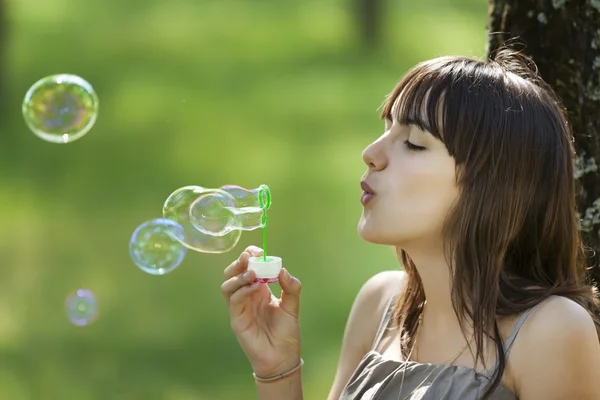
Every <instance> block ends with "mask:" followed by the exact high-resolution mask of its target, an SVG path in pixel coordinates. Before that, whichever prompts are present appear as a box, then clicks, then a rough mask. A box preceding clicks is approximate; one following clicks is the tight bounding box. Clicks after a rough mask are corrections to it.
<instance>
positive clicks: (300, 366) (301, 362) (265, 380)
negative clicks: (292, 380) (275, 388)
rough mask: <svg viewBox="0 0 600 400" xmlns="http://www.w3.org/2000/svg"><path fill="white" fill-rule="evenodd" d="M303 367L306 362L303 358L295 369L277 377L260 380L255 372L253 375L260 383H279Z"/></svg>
mask: <svg viewBox="0 0 600 400" xmlns="http://www.w3.org/2000/svg"><path fill="white" fill-rule="evenodd" d="M303 365H304V360H303V359H302V358H300V362H299V363H298V365H296V366H295V367H294V368H292V369H290V370H289V371H286V372H282V373H281V374H279V375H275V376H272V377H270V378H260V377H258V376H256V374H255V373H254V372H253V373H252V375H253V376H254V379H256V380H257V381H259V382H273V381H277V380H279V379H281V378H285V377H286V376H288V375H291V374H293V373H294V372H296V371H298V370H299V369H300V368H302V366H303Z"/></svg>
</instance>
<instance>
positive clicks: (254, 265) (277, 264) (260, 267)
mask: <svg viewBox="0 0 600 400" xmlns="http://www.w3.org/2000/svg"><path fill="white" fill-rule="evenodd" d="M258 191H259V195H258V205H259V207H260V209H261V210H262V216H261V225H262V229H263V256H262V259H261V258H260V257H250V259H249V260H248V270H249V271H250V270H253V271H254V272H255V273H256V281H257V282H260V283H274V282H277V281H279V271H280V270H281V258H280V257H274V256H269V257H267V225H268V224H269V217H267V210H268V209H269V208H270V207H271V191H270V190H269V187H268V186H267V185H260V187H259V188H258Z"/></svg>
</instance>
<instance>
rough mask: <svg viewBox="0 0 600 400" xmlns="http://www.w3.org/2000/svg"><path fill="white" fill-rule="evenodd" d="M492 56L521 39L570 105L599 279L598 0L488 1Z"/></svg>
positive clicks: (583, 209)
mask: <svg viewBox="0 0 600 400" xmlns="http://www.w3.org/2000/svg"><path fill="white" fill-rule="evenodd" d="M489 4H490V8H489V23H488V33H489V38H488V57H493V56H494V54H495V52H496V51H497V50H498V49H499V47H500V46H502V45H503V44H505V42H506V41H507V40H510V39H514V38H518V41H519V42H523V43H524V44H525V48H524V49H523V53H524V54H526V55H527V56H529V57H531V58H532V59H533V61H534V62H535V63H536V64H537V66H538V69H539V73H540V75H541V76H542V78H543V79H544V80H545V81H546V82H548V84H550V85H551V86H552V87H553V88H554V90H555V91H556V93H557V94H558V96H559V97H560V99H561V100H562V102H563V103H564V106H565V107H566V109H567V111H568V113H569V118H570V122H571V124H572V127H573V132H574V135H575V146H576V149H577V154H578V159H577V162H576V172H575V176H576V177H577V178H578V180H579V185H580V188H579V189H580V198H579V211H580V218H581V229H582V233H583V239H584V243H585V244H586V246H588V247H590V248H592V249H593V250H594V252H595V255H592V254H590V257H592V258H591V260H590V261H591V263H592V265H593V266H594V268H593V270H592V275H593V278H594V279H595V281H596V282H600V267H599V266H598V262H597V255H598V253H600V174H599V173H598V171H597V169H598V162H597V161H596V160H600V0H489Z"/></svg>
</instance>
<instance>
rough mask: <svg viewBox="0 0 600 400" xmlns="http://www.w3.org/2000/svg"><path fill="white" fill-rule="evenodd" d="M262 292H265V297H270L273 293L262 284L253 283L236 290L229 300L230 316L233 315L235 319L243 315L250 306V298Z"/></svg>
mask: <svg viewBox="0 0 600 400" xmlns="http://www.w3.org/2000/svg"><path fill="white" fill-rule="evenodd" d="M261 290H262V291H264V292H265V295H270V293H271V290H270V289H269V288H268V286H267V285H264V284H262V283H260V282H253V283H251V284H249V285H244V286H242V287H241V288H239V289H238V290H236V291H235V293H233V294H232V295H231V298H230V300H229V315H231V317H232V318H235V317H236V316H238V315H240V314H243V312H244V308H245V307H247V306H248V303H247V300H248V297H249V296H250V295H252V294H253V293H255V292H258V291H261Z"/></svg>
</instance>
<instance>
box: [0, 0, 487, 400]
mask: <svg viewBox="0 0 600 400" xmlns="http://www.w3.org/2000/svg"><path fill="white" fill-rule="evenodd" d="M390 3H392V2H390ZM393 3H394V4H393V5H390V7H389V9H388V12H387V13H386V20H385V37H386V42H385V45H384V48H383V49H382V50H381V51H379V52H368V51H362V50H360V49H359V48H358V47H357V44H356V43H357V41H356V29H355V27H354V26H353V19H352V16H351V15H350V13H349V7H348V5H347V4H346V2H344V1H341V0H332V1H328V2H324V1H317V0H310V1H308V0H307V1H304V2H301V3H298V2H292V1H290V0H281V1H279V2H272V1H265V0H262V1H261V0H256V1H243V0H237V1H233V0H223V1H218V2H217V1H213V2H208V1H205V0H202V1H192V0H173V1H170V2H160V1H155V0H144V1H141V0H128V1H122V2H120V1H116V0H107V1H103V2H85V1H76V0H46V1H40V0H35V1H34V0H20V1H16V0H12V1H9V2H8V7H9V10H8V14H9V17H10V19H9V22H10V27H9V30H10V37H9V49H8V61H9V63H8V65H6V73H7V90H8V92H7V95H6V98H5V99H2V100H3V107H2V109H1V113H2V114H1V116H2V120H1V123H0V128H1V132H2V135H1V136H0V140H1V141H2V142H1V143H0V166H1V169H0V178H1V179H0V185H2V186H1V188H2V190H0V218H1V220H2V226H3V229H1V230H0V250H1V253H0V254H2V256H3V264H4V265H3V271H4V274H3V279H2V280H0V360H1V362H0V398H2V399H23V400H28V399H35V400H38V399H78V400H87V399H90V400H99V399H102V400H105V399H118V400H130V399H144V400H154V399H161V400H163V399H164V400H188V399H203V400H229V399H252V398H255V394H254V386H253V382H252V379H251V375H250V372H251V371H250V368H249V365H248V362H247V361H246V359H245V357H244V355H243V353H242V352H241V350H240V349H239V347H238V345H237V342H236V340H235V338H234V337H233V335H232V334H231V332H230V330H229V321H228V316H227V313H226V310H225V307H224V305H223V303H222V300H221V295H220V292H219V287H220V284H221V280H222V269H223V268H224V267H225V266H226V265H227V264H228V263H229V262H230V261H231V260H232V259H233V258H235V257H237V255H238V254H239V252H240V251H241V250H243V249H244V247H245V246H247V245H249V244H260V243H261V234H260V232H249V233H245V234H244V235H242V239H241V241H240V243H239V244H238V245H237V247H236V248H235V249H234V250H233V251H232V252H231V253H228V254H224V255H207V254H199V253H193V252H191V253H190V254H189V255H188V256H187V258H186V260H185V261H184V263H183V264H182V265H181V266H180V268H179V269H178V270H176V271H174V272H173V273H171V274H169V275H166V276H164V277H154V276H149V275H145V274H144V273H142V272H141V271H139V270H138V269H136V268H135V266H134V265H133V264H132V262H131V261H130V260H129V258H128V248H127V244H128V240H129V237H130V235H131V233H132V232H133V230H134V229H135V227H136V226H137V225H138V224H140V223H141V222H143V221H145V220H148V219H152V218H155V217H158V216H160V213H161V208H162V203H163V202H164V200H165V199H166V197H167V196H168V195H169V194H170V193H171V192H172V191H173V190H175V189H176V188H178V187H180V186H184V185H190V184H197V185H202V186H207V187H217V186H221V185H224V184H238V185H241V186H244V187H249V188H254V187H257V186H258V185H259V184H261V183H266V184H268V185H269V186H270V187H271V190H272V192H273V207H272V209H271V211H270V215H269V218H270V226H269V238H270V242H269V248H270V249H271V251H272V252H273V254H276V255H278V256H281V257H283V258H284V263H285V265H286V266H287V267H288V268H289V269H290V270H291V271H292V272H293V273H295V274H296V275H297V276H299V277H300V278H301V279H302V281H303V284H304V294H303V304H302V329H303V346H304V349H303V353H304V358H305V360H306V366H305V368H304V371H305V372H304V376H305V398H307V399H321V398H325V397H326V395H327V392H328V390H329V387H330V384H331V382H332V380H333V375H334V373H335V367H336V363H337V357H338V354H339V346H340V344H341V337H342V332H343V329H344V324H345V320H346V317H347V314H348V311H349V308H350V306H351V303H352V301H353V299H354V296H355V295H356V292H357V290H358V288H359V287H360V286H361V285H362V283H363V282H364V281H365V280H366V279H367V278H368V277H369V276H371V275H373V274H374V273H376V272H378V271H381V270H384V269H391V268H397V262H396V260H395V258H394V255H393V253H392V252H391V251H390V250H389V249H386V248H380V247H376V246H372V245H369V244H366V243H363V242H361V241H360V239H359V238H358V237H357V235H356V223H357V219H358V217H359V215H360V204H359V202H358V195H359V189H358V180H359V178H360V176H361V174H362V173H363V171H364V165H363V163H362V160H361V157H360V154H361V151H362V149H363V148H364V146H366V145H367V144H368V143H369V142H370V141H372V140H374V139H375V138H376V137H377V136H378V135H379V133H380V131H381V123H380V121H379V120H378V115H377V109H378V107H379V105H380V104H381V102H382V100H383V98H384V96H385V94H386V93H387V92H388V91H389V90H390V89H391V88H392V86H393V85H394V83H395V82H396V80H397V79H398V78H399V77H400V76H401V75H402V74H403V73H404V72H405V71H406V69H407V68H409V67H410V66H411V65H413V64H414V63H416V62H418V61H421V60H423V59H427V58H431V57H435V56H438V55H443V54H466V55H475V56H480V55H482V54H483V51H484V45H485V30H484V27H485V19H486V11H487V10H486V4H485V3H483V2H481V1H476V0H462V1H460V2H456V3H454V4H452V5H448V4H447V3H446V2H443V1H441V0H426V1H422V2H393ZM63 72H64V73H74V74H77V75H80V76H82V77H84V78H85V79H87V80H88V81H90V82H91V83H92V85H93V86H94V87H95V89H96V91H97V93H98V95H99V97H100V116H99V119H98V122H97V124H96V126H95V127H94V129H93V130H92V131H91V132H90V133H89V134H88V135H87V136H86V137H84V138H82V139H81V140H79V141H77V142H74V143H71V144H68V145H56V144H50V143H45V142H43V141H41V140H40V139H38V138H37V137H35V136H34V135H33V134H32V133H30V132H28V131H27V129H26V127H25V124H24V123H23V121H22V118H21V114H20V106H21V101H22V98H23V96H24V94H25V92H26V90H27V89H28V88H29V86H30V85H31V84H33V82H35V81H36V80H38V79H39V78H41V77H43V76H46V75H50V74H53V73H63ZM80 287H85V288H89V289H91V290H92V291H93V292H94V293H95V294H96V296H97V298H98V300H99V303H100V312H101V315H100V318H99V319H98V320H97V321H96V322H95V323H94V324H93V325H91V326H89V327H86V328H77V327H74V326H72V325H70V324H69V323H68V321H67V319H66V316H65V313H64V309H63V302H64V299H65V297H66V296H67V295H68V294H69V293H70V292H71V291H73V290H75V289H77V288H80Z"/></svg>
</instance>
